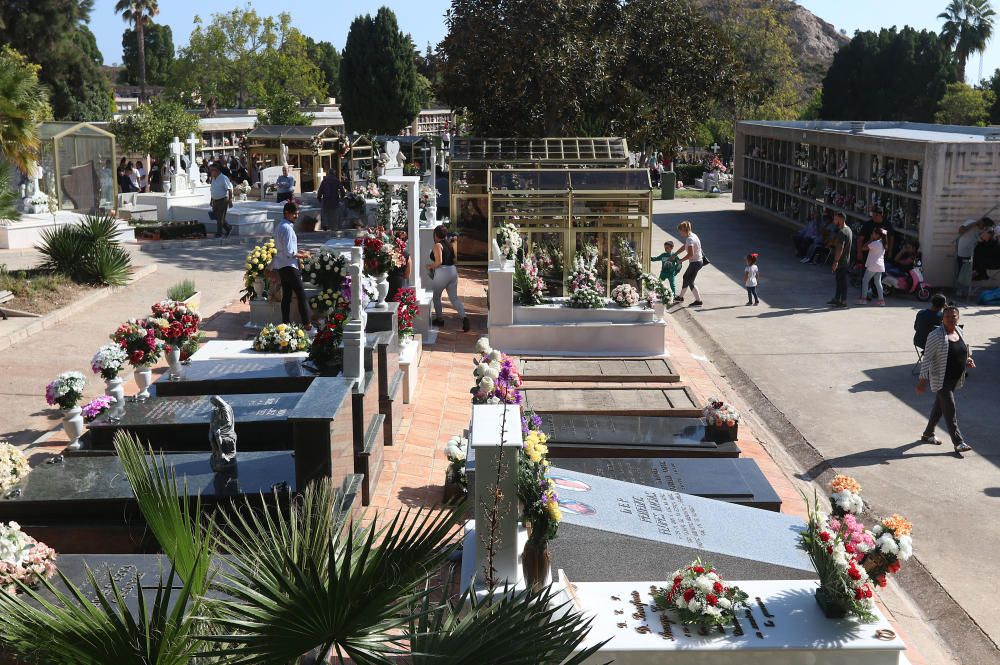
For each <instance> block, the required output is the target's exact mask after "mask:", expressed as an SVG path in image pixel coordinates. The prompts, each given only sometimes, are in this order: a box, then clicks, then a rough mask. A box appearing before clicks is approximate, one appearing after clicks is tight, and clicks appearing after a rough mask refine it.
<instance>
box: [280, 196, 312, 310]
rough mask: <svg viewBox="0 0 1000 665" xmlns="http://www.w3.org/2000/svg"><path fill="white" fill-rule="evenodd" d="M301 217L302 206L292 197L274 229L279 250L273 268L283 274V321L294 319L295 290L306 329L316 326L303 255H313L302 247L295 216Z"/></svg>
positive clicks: (304, 256)
mask: <svg viewBox="0 0 1000 665" xmlns="http://www.w3.org/2000/svg"><path fill="white" fill-rule="evenodd" d="M298 217H299V207H298V206H297V205H295V204H294V203H292V202H291V201H289V202H288V203H286V204H285V208H284V211H283V215H282V219H281V221H279V222H278V225H277V227H275V229H274V247H275V249H277V250H278V253H277V254H275V255H274V258H273V259H271V268H272V269H273V270H276V271H278V277H280V278H281V321H282V323H291V322H292V319H291V314H292V294H293V293H294V294H295V297H296V300H298V301H299V317H300V318H301V319H302V325H303V327H304V328H305V329H306V330H312V323H310V319H311V318H312V316H311V314H310V312H309V300H308V299H307V298H306V290H305V287H304V286H302V273H301V271H300V270H299V259H304V258H306V257H308V256H309V252H306V251H300V250H299V240H298V237H297V236H296V235H295V220H296V219H298Z"/></svg>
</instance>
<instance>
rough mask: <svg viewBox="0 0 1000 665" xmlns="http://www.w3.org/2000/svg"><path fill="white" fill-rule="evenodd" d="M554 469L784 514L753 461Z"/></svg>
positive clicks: (560, 465) (607, 461)
mask: <svg viewBox="0 0 1000 665" xmlns="http://www.w3.org/2000/svg"><path fill="white" fill-rule="evenodd" d="M552 469H553V473H556V472H558V471H559V470H560V469H568V470H570V471H579V472H581V473H588V474H591V475H594V476H601V477H602V478H611V479H614V480H621V481H624V482H627V483H634V484H636V485H646V486H649V487H656V488H659V489H665V490H670V491H672V492H680V493H682V494H693V495H695V496H700V497H704V498H707V499H716V500H718V501H726V502H728V503H735V504H739V505H743V506H750V507H753V508H761V509H763V510H771V511H775V512H777V511H779V510H781V498H780V497H778V495H777V493H776V492H775V491H774V488H772V487H771V484H770V483H768V482H767V478H766V477H765V476H764V474H763V473H762V472H761V470H760V467H758V466H757V462H755V461H754V460H752V459H729V458H726V459H670V458H653V459H651V458H641V457H640V458H619V457H604V458H589V459H588V458H573V459H559V460H556V461H554V462H553V465H552Z"/></svg>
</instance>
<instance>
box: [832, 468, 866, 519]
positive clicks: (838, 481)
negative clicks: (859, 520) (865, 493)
mask: <svg viewBox="0 0 1000 665" xmlns="http://www.w3.org/2000/svg"><path fill="white" fill-rule="evenodd" d="M830 505H831V506H832V507H833V514H834V516H835V517H843V516H844V515H860V514H861V511H862V510H864V509H865V501H864V499H862V498H861V485H859V484H858V481H856V480H855V479H854V478H851V477H850V476H845V475H843V474H838V475H836V476H834V477H833V481H831V482H830Z"/></svg>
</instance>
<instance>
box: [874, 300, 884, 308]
mask: <svg viewBox="0 0 1000 665" xmlns="http://www.w3.org/2000/svg"><path fill="white" fill-rule="evenodd" d="M875 304H876V305H878V306H879V307H885V301H884V300H876V301H875Z"/></svg>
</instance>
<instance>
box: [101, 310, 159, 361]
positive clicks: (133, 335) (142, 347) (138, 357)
mask: <svg viewBox="0 0 1000 665" xmlns="http://www.w3.org/2000/svg"><path fill="white" fill-rule="evenodd" d="M156 332H157V326H156V325H155V324H153V323H151V322H150V321H149V320H148V319H129V320H128V321H126V322H125V323H123V324H121V325H120V326H118V330H116V331H115V332H113V333H112V334H111V339H112V341H114V342H117V343H118V345H119V346H120V347H122V348H123V349H125V352H126V353H127V354H128V362H129V364H130V365H132V367H136V368H140V369H141V368H146V367H152V366H153V365H155V364H156V362H157V361H158V360H159V359H160V356H162V355H163V342H161V341H160V340H159V339H157V337H156Z"/></svg>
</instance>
